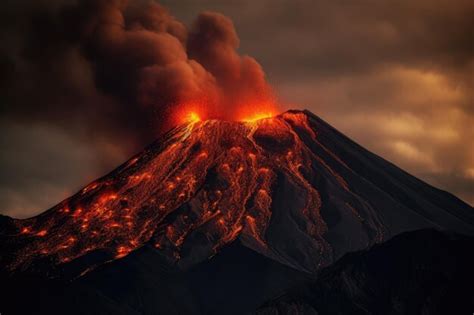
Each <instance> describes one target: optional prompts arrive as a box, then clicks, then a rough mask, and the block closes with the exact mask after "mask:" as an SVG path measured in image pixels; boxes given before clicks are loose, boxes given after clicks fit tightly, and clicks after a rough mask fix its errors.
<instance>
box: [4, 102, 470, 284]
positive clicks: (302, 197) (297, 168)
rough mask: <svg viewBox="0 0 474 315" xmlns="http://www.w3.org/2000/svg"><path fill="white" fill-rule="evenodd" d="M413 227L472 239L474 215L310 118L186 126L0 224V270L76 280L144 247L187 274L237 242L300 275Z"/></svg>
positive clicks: (298, 115)
mask: <svg viewBox="0 0 474 315" xmlns="http://www.w3.org/2000/svg"><path fill="white" fill-rule="evenodd" d="M422 228H435V229H439V230H452V231H457V232H460V233H464V234H470V235H472V234H474V212H473V211H472V207H470V206H468V205H467V204H465V203H463V202H462V201H461V200H459V199H457V198H456V197H454V196H453V195H451V194H449V193H446V192H443V191H440V190H438V189H436V188H434V187H431V186H429V185H428V184H426V183H424V182H422V181H420V180H418V179H416V178H415V177H413V176H411V175H409V174H407V173H405V172H404V171H402V170H400V169H399V168H397V167H396V166H394V165H393V164H391V163H389V162H387V161H385V160H383V159H382V158H380V157H378V156H376V155H374V154H372V153H370V152H368V151H367V150H365V149H363V148H362V147H360V146H359V145H357V144H356V143H354V142H353V141H351V140H350V139H348V138H347V137H345V136H344V135H342V134H341V133H339V132H338V131H337V130H335V129H334V128H332V127H331V126H329V125H328V124H327V123H325V122H324V121H322V120H321V119H320V118H318V117H317V116H315V115H313V114H312V113H310V112H308V111H288V112H285V113H283V114H281V115H278V116H274V117H268V118H263V119H257V120H251V121H245V122H233V121H223V120H203V121H201V120H198V119H194V120H193V121H190V122H188V123H186V124H183V125H181V126H178V127H176V128H175V129H172V130H171V131H169V132H168V133H167V134H165V135H164V136H163V137H162V138H160V139H158V140H157V141H156V142H154V143H153V144H151V145H150V146H148V147H147V148H146V149H145V150H144V151H143V152H141V153H139V154H137V155H136V156H134V157H133V158H131V159H130V160H129V161H127V162H126V163H124V164H123V165H121V166H120V167H118V168H117V169H116V170H114V171H112V172H111V173H109V174H108V175H106V176H104V177H102V178H100V179H98V180H96V181H94V182H92V183H90V184H89V185H87V186H86V187H85V188H83V189H82V190H81V191H79V192H78V193H77V194H75V195H73V196H72V197H70V198H68V199H66V200H64V201H62V202H61V203H59V204H58V205H56V206H55V207H53V208H51V209H49V210H48V211H46V212H44V213H42V214H40V215H38V216H36V217H33V218H29V219H24V220H19V219H11V218H7V217H3V218H2V224H1V228H0V246H1V249H2V252H5V253H8V255H2V258H0V263H1V266H2V268H3V269H5V270H6V271H7V272H9V273H19V272H28V273H39V274H43V275H47V276H48V277H52V278H54V277H65V278H77V277H80V276H83V275H85V274H87V273H89V272H90V271H92V270H94V269H95V268H97V267H98V266H101V265H104V264H106V263H108V262H111V261H115V260H118V259H121V258H123V257H125V256H127V255H129V254H130V253H131V252H133V251H136V250H137V249H140V248H143V247H147V248H151V249H153V250H156V251H157V252H158V253H159V254H160V255H161V256H162V257H163V258H164V259H165V260H166V261H167V262H168V263H169V264H170V265H174V266H177V267H178V268H180V269H183V270H187V269H189V268H190V267H192V266H194V265H196V264H198V263H200V262H203V261H206V260H207V259H209V258H211V257H213V256H214V255H216V254H217V253H219V251H220V250H221V249H222V248H223V247H225V246H226V245H229V244H230V243H232V242H234V241H235V240H237V239H238V240H239V241H240V243H241V244H242V245H243V246H244V247H246V248H248V249H251V250H253V251H255V252H257V253H259V254H262V255H263V256H265V257H266V258H269V259H271V260H273V261H276V262H279V263H281V264H283V265H284V266H287V267H291V268H293V269H296V270H298V271H301V272H305V273H310V274H311V273H315V272H317V271H319V270H321V269H322V268H323V267H326V266H328V265H330V264H332V263H333V262H334V261H336V260H337V259H339V258H340V257H342V256H343V255H344V254H346V253H348V252H353V251H357V250H362V249H366V248H369V247H371V246H372V245H374V244H376V243H381V242H384V241H385V240H388V239H390V238H391V237H392V236H394V235H397V234H399V233H402V232H406V231H412V230H417V229H422Z"/></svg>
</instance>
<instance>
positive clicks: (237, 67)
mask: <svg viewBox="0 0 474 315" xmlns="http://www.w3.org/2000/svg"><path fill="white" fill-rule="evenodd" d="M0 27H1V28H0V36H1V39H2V46H1V49H0V67H1V73H2V75H1V76H0V83H1V86H0V89H1V92H2V109H1V121H2V126H3V128H2V131H3V133H4V137H3V138H2V141H3V142H5V146H4V147H3V149H2V151H3V153H2V155H3V156H5V157H7V156H9V157H11V156H12V152H11V150H12V148H17V147H18V146H16V145H15V144H16V142H17V141H21V142H22V143H23V145H24V146H25V147H29V148H30V150H29V151H28V152H20V153H19V155H20V156H21V158H22V161H23V162H25V161H27V160H28V159H27V156H29V155H31V156H32V157H33V158H32V159H31V161H29V162H28V163H25V164H24V165H23V166H21V165H20V166H18V167H27V168H30V166H31V167H33V166H32V165H37V163H35V161H34V156H38V152H35V150H36V151H40V150H41V147H44V150H45V151H48V154H49V155H50V158H51V161H58V160H64V162H63V163H61V165H64V164H67V165H69V168H70V169H71V174H76V173H77V172H76V171H73V170H74V169H76V170H77V169H83V166H79V165H77V163H79V161H78V159H76V158H71V156H70V155H69V154H68V153H67V152H64V151H63V150H70V148H71V147H73V146H76V147H77V151H80V152H76V155H77V156H88V157H89V158H88V159H84V162H83V163H84V164H86V165H88V167H90V168H91V169H92V170H95V171H94V172H93V173H96V176H100V175H102V174H103V173H105V172H106V171H107V170H110V169H111V168H113V167H114V166H116V165H117V164H118V162H117V161H119V160H120V159H122V160H124V159H126V158H127V157H128V156H130V155H131V154H133V153H135V152H137V151H138V150H140V149H141V148H142V147H143V146H145V145H147V144H148V143H150V142H151V141H153V140H154V139H156V138H157V137H158V136H159V134H160V133H163V132H164V131H166V130H167V129H169V128H171V127H172V126H173V125H175V124H176V123H178V122H177V121H176V115H175V113H176V112H179V111H180V110H181V108H186V107H189V106H193V107H196V106H199V107H200V108H199V109H200V110H201V114H204V115H205V116H206V117H214V118H226V119H233V118H235V117H236V116H237V115H238V114H239V113H240V111H242V109H245V106H246V104H247V103H248V102H249V101H250V100H251V101H253V102H257V101H258V102H273V97H272V92H271V89H270V87H269V85H268V83H267V81H266V79H265V74H264V72H263V70H262V68H261V67H260V65H259V64H258V62H257V61H256V60H255V59H253V58H251V57H249V56H245V55H240V54H239V53H238V52H237V49H238V47H239V38H238V36H237V33H236V30H235V28H234V25H233V23H232V21H231V20H230V19H229V18H227V17H225V16H224V15H221V14H219V13H214V12H203V13H201V14H198V15H197V17H196V18H195V22H194V23H190V27H189V28H188V27H187V26H185V24H183V23H182V22H180V21H179V20H178V19H176V18H175V17H173V16H172V15H171V13H170V12H169V11H168V10H167V9H166V8H165V7H163V6H161V5H160V4H158V3H157V2H155V1H141V0H135V1H124V0H80V1H72V0H71V1H70V0H62V1H59V0H57V1H42V0H35V1H21V2H17V1H9V0H6V2H4V3H2V8H1V11H0ZM251 105H252V106H254V105H255V103H252V104H251ZM247 106H248V105H247ZM12 123H14V125H15V126H17V127H15V128H10V127H9V126H11V124H12ZM45 128H47V129H48V130H49V131H48V133H44V132H42V130H44V129H45ZM19 130H22V132H19ZM24 130H27V131H24ZM36 134H39V135H43V136H44V137H38V136H35V135H36ZM25 135H30V136H31V137H32V141H35V145H34V146H32V145H31V144H29V143H28V140H27V138H26V136H25ZM51 139H62V140H64V139H67V141H68V142H67V144H64V143H63V142H64V141H66V140H64V141H58V146H63V148H64V149H62V148H60V147H57V148H54V147H53V146H52V145H51ZM110 148H113V150H110ZM93 153H95V155H96V157H95V158H92V157H93V156H94V154H93ZM41 156H43V155H41ZM104 159H108V160H109V161H110V162H108V163H104ZM42 160H47V159H46V158H45V157H44V156H43V159H42ZM79 160H80V159H79ZM11 164H12V163H7V164H5V165H10V166H11ZM38 167H41V166H38ZM2 172H3V173H10V172H11V170H7V169H4V170H2ZM19 174H23V173H22V172H19ZM34 174H36V173H34ZM43 175H44V174H37V177H38V180H37V182H40V183H43V182H44V181H43V177H44V176H43ZM76 175H77V174H76ZM20 176H24V174H23V175H20ZM32 176H36V175H32ZM56 176H57V177H60V176H61V175H60V174H56ZM67 178H68V180H67V185H64V181H63V180H61V179H60V178H57V179H56V180H54V179H52V178H50V177H48V181H49V182H51V183H52V184H53V185H56V186H57V187H55V188H54V189H51V191H68V192H70V190H71V189H73V188H79V187H80V185H84V184H85V182H84V181H86V180H90V179H91V178H90V175H89V174H88V175H87V176H86V175H85V174H84V175H83V176H78V177H77V180H76V181H72V180H70V177H69V176H68V177H67ZM31 182H35V180H30V181H29V183H31ZM61 185H64V186H67V189H61V187H60V186H61ZM0 191H1V193H0V197H1V204H0V208H2V210H1V212H2V213H9V214H13V215H15V213H17V214H19V215H21V216H25V213H27V212H28V211H27V210H25V209H26V208H28V207H26V206H21V207H20V208H21V211H20V210H19V211H15V210H12V209H20V208H19V206H18V203H19V202H18V201H19V199H21V198H19V196H21V195H22V194H24V196H25V200H26V199H27V200H29V202H27V203H25V204H28V205H32V204H35V200H36V203H37V208H34V209H37V210H35V211H38V210H44V208H46V207H49V206H52V205H53V204H54V202H58V201H59V200H60V198H61V197H66V196H67V195H65V194H60V196H59V195H58V194H56V193H52V194H51V195H52V196H51V197H50V198H44V194H43V196H40V195H38V194H37V193H35V189H33V186H32V185H29V184H28V185H25V184H24V183H23V184H22V181H8V180H5V181H2V183H1V187H0ZM36 191H39V190H36ZM32 195H33V197H32ZM46 199H47V200H49V202H50V203H47V202H46V201H45V200H46ZM20 204H21V202H20ZM31 211H33V210H31Z"/></svg>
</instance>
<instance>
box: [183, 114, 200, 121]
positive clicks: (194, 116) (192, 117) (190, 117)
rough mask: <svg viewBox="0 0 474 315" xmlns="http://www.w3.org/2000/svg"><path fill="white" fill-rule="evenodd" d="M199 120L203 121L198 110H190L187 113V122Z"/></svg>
mask: <svg viewBox="0 0 474 315" xmlns="http://www.w3.org/2000/svg"><path fill="white" fill-rule="evenodd" d="M198 121H201V117H199V115H198V113H196V112H189V113H188V114H187V115H186V122H188V123H196V122H198Z"/></svg>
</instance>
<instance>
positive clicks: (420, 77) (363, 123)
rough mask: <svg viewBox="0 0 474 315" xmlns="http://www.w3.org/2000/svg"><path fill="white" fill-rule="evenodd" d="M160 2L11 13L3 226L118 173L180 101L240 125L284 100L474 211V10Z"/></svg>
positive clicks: (5, 44)
mask: <svg viewBox="0 0 474 315" xmlns="http://www.w3.org/2000/svg"><path fill="white" fill-rule="evenodd" d="M103 3H106V4H103ZM159 4H160V6H150V1H140V0H136V1H130V2H129V3H128V5H127V4H126V2H125V1H122V0H120V1H119V0H114V1H88V0H81V1H72V0H54V1H45V0H36V1H32V0H25V1H21V2H18V1H12V0H6V1H4V2H3V3H2V5H1V8H0V10H1V11H0V39H1V42H2V44H1V46H0V68H1V70H2V71H1V75H0V89H1V91H2V93H1V95H2V97H1V98H2V102H1V103H2V108H1V116H0V122H1V123H0V128H1V130H0V143H1V146H0V150H1V155H0V171H1V179H0V213H1V214H5V215H10V216H13V217H19V218H24V217H29V216H32V215H35V214H38V213H41V212H43V211H44V210H46V209H48V208H49V207H51V206H53V205H55V204H57V203H58V202H60V201H61V200H63V199H64V198H66V197H68V196H69V195H71V194H73V193H75V192H76V191H78V190H79V189H80V188H81V187H83V186H85V185H86V184H87V183H89V182H90V181H92V180H94V179H95V178H97V177H100V176H102V175H104V174H105V173H107V172H109V171H111V170H112V169H114V168H115V167H116V166H117V165H119V164H120V163H122V162H124V161H125V160H126V159H128V158H129V157H130V156H131V155H132V154H134V153H136V152H138V151H140V149H141V148H142V147H143V146H145V145H146V144H147V143H149V142H150V141H152V140H153V139H154V138H156V137H157V136H158V135H159V134H160V133H162V132H163V130H165V129H166V128H168V127H169V126H170V123H169V122H167V123H164V122H163V121H161V120H160V118H161V117H167V115H170V113H171V112H172V110H173V109H175V108H176V105H175V103H179V104H181V103H183V102H184V103H186V102H188V101H189V100H192V99H195V98H199V99H201V100H202V99H206V100H210V102H211V103H212V104H213V105H212V106H213V109H212V110H214V111H215V112H222V113H226V115H227V116H229V115H230V116H232V115H235V113H236V110H238V109H239V108H240V107H241V106H242V105H241V104H242V103H245V102H246V101H247V100H248V99H253V98H255V97H257V96H259V97H260V96H262V95H263V98H262V102H265V101H267V92H268V91H267V90H268V89H269V88H270V87H271V89H272V91H273V94H274V95H275V96H276V99H277V100H278V103H279V104H281V109H282V110H286V109H290V108H297V109H309V110H311V111H312V112H314V113H315V114H317V115H319V116H320V117H322V118H323V119H325V120H326V121H327V122H329V123H330V124H332V125H333V126H334V127H336V128H337V129H339V130H340V131H342V132H343V133H345V134H346V135H348V136H349V137H351V138H352V139H354V140H355V141H357V142H358V143H360V144H361V145H363V146H364V147H366V148H367V149H369V150H371V151H373V152H375V153H376V154H379V155H381V156H382V157H384V158H386V159H388V160H389V161H391V162H393V163H395V164H396V165H398V166H399V167H401V168H403V169H405V170H406V171H408V172H409V173H412V174H413V175H415V176H417V177H419V178H421V179H423V180H425V181H427V182H428V183H430V184H432V185H434V186H436V187H439V188H441V189H444V190H447V191H449V192H451V193H453V194H455V195H456V196H458V197H459V198H461V199H463V200H464V201H466V202H468V203H470V204H471V205H472V204H474V141H473V140H472V139H474V128H473V127H472V126H474V95H473V93H474V92H473V91H474V89H473V87H474V41H473V40H472V38H473V37H474V34H473V32H474V19H472V17H473V16H474V2H472V1H470V0H466V1H464V0H459V1H453V0H451V1H448V0H441V1H428V0H420V1H408V0H401V1H400V0H399V1H390V0H388V1H369V0H361V1H357V2H354V1H321V0H312V1H303V0H295V1H289V0H288V1H282V0H261V1H255V0H252V1H251V0H239V1H236V0H230V1H216V0H212V1H211V0H202V1H199V0H183V1H171V0H163V1H159ZM164 8H166V9H164ZM167 10H168V11H167ZM203 12H204V13H203ZM214 12H218V13H220V14H218V13H214ZM152 33H153V34H152ZM234 73H239V74H240V75H239V78H241V79H239V80H237V79H235V76H234V75H232V74H234ZM242 78H243V79H242ZM236 80H237V81H236ZM231 87H232V88H231ZM233 88H235V90H237V92H236V94H235V95H232V97H227V96H228V95H229V94H231V93H234V92H233V91H234V89H233ZM203 91H205V93H204V92H203ZM272 97H273V96H272ZM174 100H178V101H179V102H174ZM227 116H226V117H227Z"/></svg>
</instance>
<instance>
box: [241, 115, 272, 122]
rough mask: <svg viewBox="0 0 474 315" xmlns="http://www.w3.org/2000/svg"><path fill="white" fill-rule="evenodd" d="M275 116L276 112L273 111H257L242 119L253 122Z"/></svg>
mask: <svg viewBox="0 0 474 315" xmlns="http://www.w3.org/2000/svg"><path fill="white" fill-rule="evenodd" d="M273 116H275V114H274V113H272V112H266V113H255V114H253V115H251V116H247V117H244V118H242V121H243V122H247V123H253V122H256V121H258V120H261V119H266V118H272V117H273Z"/></svg>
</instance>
